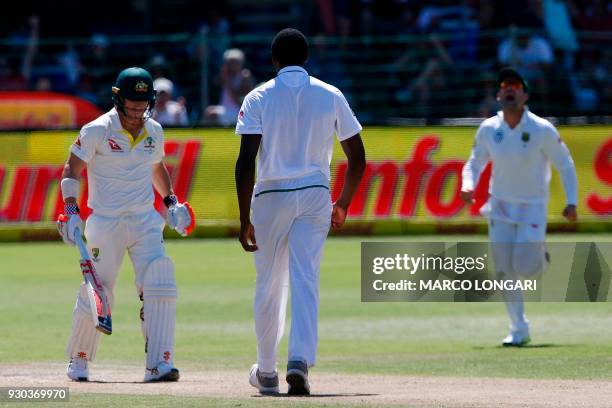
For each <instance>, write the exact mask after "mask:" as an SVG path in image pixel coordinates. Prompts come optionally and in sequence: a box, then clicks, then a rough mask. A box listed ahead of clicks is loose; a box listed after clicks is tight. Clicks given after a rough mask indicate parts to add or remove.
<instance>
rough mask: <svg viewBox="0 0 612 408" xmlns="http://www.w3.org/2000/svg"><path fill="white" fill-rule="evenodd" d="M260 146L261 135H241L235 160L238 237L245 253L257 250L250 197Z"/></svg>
mask: <svg viewBox="0 0 612 408" xmlns="http://www.w3.org/2000/svg"><path fill="white" fill-rule="evenodd" d="M260 144H261V135H242V137H241V140H240V153H239V154H238V159H237V160H236V170H235V174H234V175H235V178H236V192H237V194H238V207H239V209H240V236H239V240H240V243H241V244H242V247H243V248H244V250H245V251H247V252H253V251H256V250H257V242H256V240H255V228H254V227H253V224H251V197H252V196H253V186H254V185H255V159H256V158H257V152H258V151H259V145H260Z"/></svg>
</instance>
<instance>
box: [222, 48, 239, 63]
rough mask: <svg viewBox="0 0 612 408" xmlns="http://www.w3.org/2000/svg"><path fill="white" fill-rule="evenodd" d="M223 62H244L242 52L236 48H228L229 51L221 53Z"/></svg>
mask: <svg viewBox="0 0 612 408" xmlns="http://www.w3.org/2000/svg"><path fill="white" fill-rule="evenodd" d="M223 60H225V61H229V60H238V61H240V62H244V52H242V51H241V50H239V49H238V48H230V49H229V50H225V52H224V53H223Z"/></svg>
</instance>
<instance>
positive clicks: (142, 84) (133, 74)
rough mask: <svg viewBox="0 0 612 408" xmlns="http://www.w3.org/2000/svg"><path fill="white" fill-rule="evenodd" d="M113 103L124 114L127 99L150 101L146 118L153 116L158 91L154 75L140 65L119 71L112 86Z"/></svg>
mask: <svg viewBox="0 0 612 408" xmlns="http://www.w3.org/2000/svg"><path fill="white" fill-rule="evenodd" d="M112 91H113V96H112V98H113V103H114V104H115V106H116V107H117V109H118V110H120V111H121V112H122V113H123V114H125V110H124V105H125V100H126V99H128V100H130V101H148V102H149V106H148V107H147V110H146V111H145V119H148V118H149V117H150V116H151V111H152V110H153V108H154V107H155V98H156V94H157V92H156V91H155V89H153V77H151V74H149V72H148V71H147V70H146V69H143V68H139V67H132V68H126V69H124V70H123V71H121V72H120V73H119V76H117V80H116V81H115V86H113V87H112Z"/></svg>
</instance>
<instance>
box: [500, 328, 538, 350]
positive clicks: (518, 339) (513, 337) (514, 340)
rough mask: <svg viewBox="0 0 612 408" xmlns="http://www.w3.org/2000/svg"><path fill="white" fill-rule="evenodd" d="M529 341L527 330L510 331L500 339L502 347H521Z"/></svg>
mask: <svg viewBox="0 0 612 408" xmlns="http://www.w3.org/2000/svg"><path fill="white" fill-rule="evenodd" d="M530 341H531V338H530V337H529V331H511V332H510V334H508V335H507V336H506V338H505V339H503V340H502V346H504V347H523V346H524V345H526V344H527V343H529V342H530Z"/></svg>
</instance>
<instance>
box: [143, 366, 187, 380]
mask: <svg viewBox="0 0 612 408" xmlns="http://www.w3.org/2000/svg"><path fill="white" fill-rule="evenodd" d="M179 378H180V374H179V370H178V369H176V368H174V367H172V366H171V365H170V364H168V363H165V362H161V363H159V364H158V365H157V367H155V368H152V369H150V370H149V369H148V368H147V369H146V370H145V376H144V382H146V383H148V382H173V381H178V380H179Z"/></svg>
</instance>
